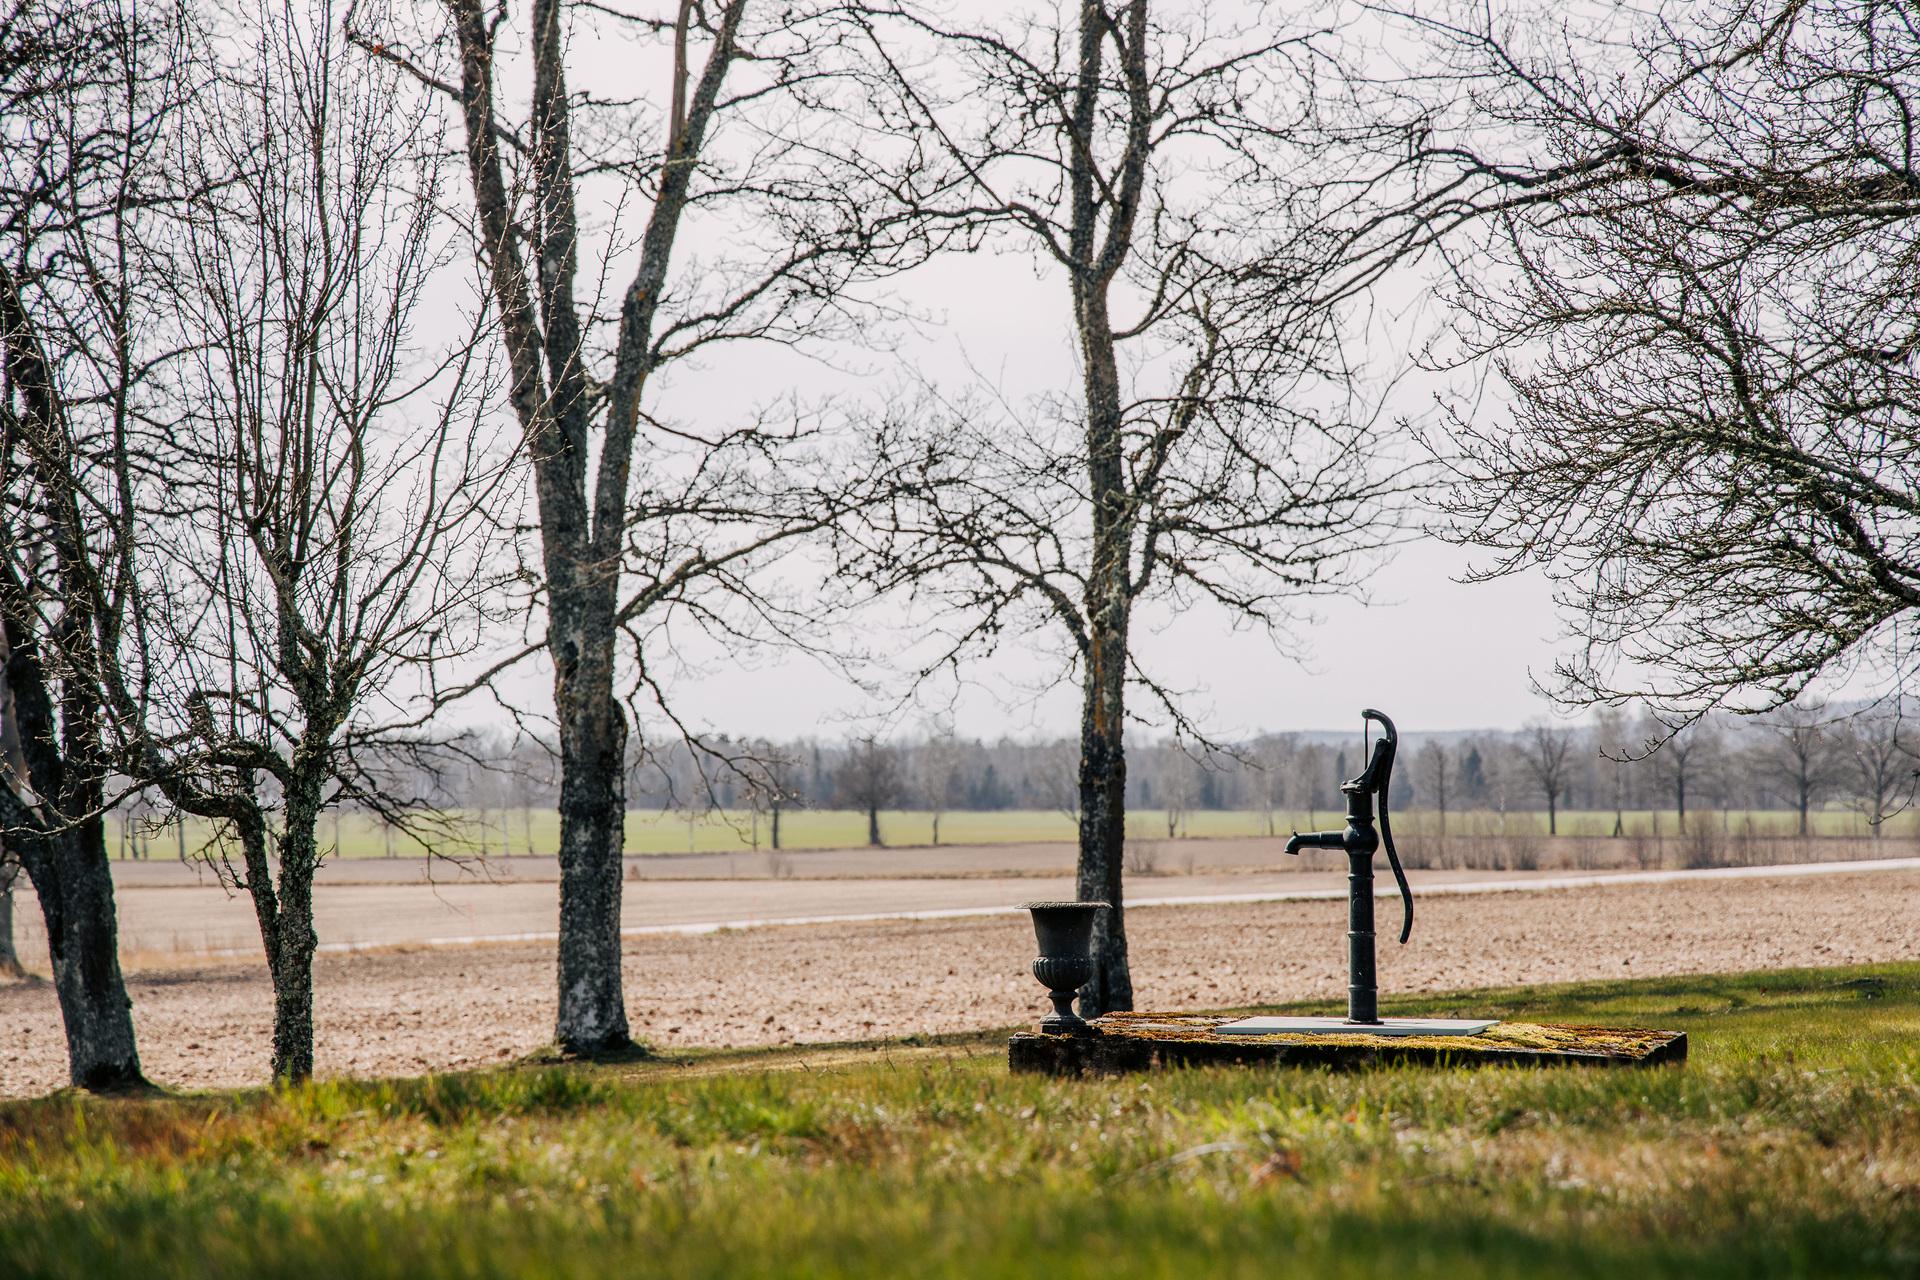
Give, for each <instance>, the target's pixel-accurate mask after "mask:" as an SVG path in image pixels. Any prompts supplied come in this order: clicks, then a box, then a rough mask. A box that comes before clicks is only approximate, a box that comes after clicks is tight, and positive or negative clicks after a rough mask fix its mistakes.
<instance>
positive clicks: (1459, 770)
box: [393, 706, 1920, 829]
mask: <svg viewBox="0 0 1920 1280" xmlns="http://www.w3.org/2000/svg"><path fill="white" fill-rule="evenodd" d="M1655 742H1658V743H1659V744H1660V745H1659V748H1658V749H1657V750H1649V748H1650V746H1651V745H1652V744H1654V743H1655ZM1910 748H1912V750H1910ZM1914 750H1920V745H1916V744H1915V743H1912V742H1909V740H1908V738H1907V734H1906V724H1905V721H1904V719H1903V717H1902V715H1901V714H1900V709H1899V708H1897V707H1896V708H1888V707H1873V708H1866V709H1854V710H1850V711H1846V712H1844V713H1843V712H1842V711H1840V710H1836V709H1829V708H1819V707H1803V706H1795V707H1789V708H1786V709H1785V710H1783V711H1781V712H1778V713H1776V714H1773V715H1770V716H1766V717H1757V718H1732V717H1728V718H1721V719H1709V720H1705V721H1702V722H1700V723H1697V724H1694V725H1692V726H1690V727H1688V728H1686V729H1685V730H1683V731H1682V732H1680V733H1679V734H1678V735H1675V736H1671V737H1669V736H1668V734H1667V732H1666V730H1665V729H1664V728H1663V727H1662V726H1661V725H1660V724H1659V723H1658V722H1655V721H1652V720H1649V719H1630V718H1628V717H1625V716H1613V717H1607V718H1603V719H1602V720H1600V721H1599V722H1597V723H1595V724H1593V725H1590V726H1584V727H1571V726H1565V725H1561V724H1557V723H1547V722H1542V723H1539V724H1535V725H1532V726H1529V727H1528V728H1525V729H1521V730H1514V731H1497V730H1487V731H1455V732H1444V733H1418V732H1408V733H1406V734H1405V735H1404V737H1403V739H1402V744H1401V756H1400V763H1399V767H1398V769H1397V770H1396V772H1395V774H1394V786H1393V792H1392V796H1391V799H1392V802H1393V804H1394V805H1395V806H1396V807H1398V808H1401V809H1413V808H1420V809H1424V810H1428V811H1440V812H1461V811H1465V810H1494V811H1502V810H1505V811H1532V812H1544V813H1554V812H1556V811H1565V810H1570V809H1577V810H1587V811H1602V812H1605V811H1628V812H1630V811H1635V810H1655V811H1659V810H1666V811H1671V812H1674V813H1675V814H1676V815H1680V816H1682V817H1683V816H1684V814H1685V813H1687V812H1688V811H1689V810H1705V809H1742V810H1755V809H1769V810H1785V811H1789V812H1793V811H1798V812H1799V813H1801V814H1805V813H1808V812H1811V811H1814V810H1818V809H1820V808H1824V807H1826V806H1829V805H1835V804H1838V805H1845V806H1847V807H1850V808H1853V809H1856V810H1857V811H1859V812H1860V813H1862V814H1863V815H1864V816H1865V817H1867V818H1868V819H1869V820H1870V821H1873V820H1877V819H1878V818H1880V817H1884V816H1886V815H1888V814H1891V813H1895V812H1898V811H1900V810H1901V809H1902V808H1903V807H1904V806H1905V805H1906V803H1907V801H1908V800H1909V799H1910V797H1911V793H1912V789H1913V782H1914V769H1915V764H1916V758H1915V755H1914V754H1913V751H1914ZM464 751H465V753H466V754H465V757H464V758H463V759H461V760H459V761H458V762H457V763H454V764H451V765H443V766H442V767H439V768H436V769H427V768H425V766H413V767H416V768H417V769H418V770H419V772H418V776H416V777H415V778H414V779H413V781H412V787H413V789H414V791H415V793H416V794H417V795H419V796H421V797H422V798H423V799H424V800H429V801H431V802H432V803H434V804H436V805H444V806H445V807H448V808H462V809H509V808H550V807H552V806H553V805H554V803H555V801H556V799H557V791H558V768H557V762H556V760H555V757H554V753H553V751H552V749H551V747H550V746H549V745H548V744H546V743H544V742H542V741H540V740H538V739H536V738H532V737H528V736H524V735H523V736H520V737H518V738H508V737H505V736H495V737H489V736H487V735H477V736H475V737H474V738H472V739H470V740H469V741H468V742H467V743H465V744H464ZM1363 752H1364V746H1363V743H1362V739H1361V737H1360V735H1359V734H1358V733H1355V734H1353V735H1351V736H1346V735H1339V734H1334V733H1325V732H1315V733H1269V734H1262V735H1260V736H1258V737H1256V738H1252V739H1250V740H1247V741H1243V742H1238V743H1233V744H1230V745H1215V746H1212V747H1210V748H1203V747H1199V746H1195V745H1194V744H1191V743H1186V742H1181V741H1178V740H1173V739H1162V740H1158V741H1150V740H1146V739H1141V740H1138V741H1135V742H1134V743H1132V744H1131V745H1130V746H1129V748H1128V774H1127V801H1128V804H1129V806H1130V807H1133V808H1138V809H1151V810H1157V811H1162V812H1164V813H1167V814H1170V815H1171V814H1178V813H1183V812H1191V811H1197V810H1226V809H1233V810H1254V811H1260V810H1281V811H1289V812H1301V811H1305V812H1328V811H1334V810H1337V809H1338V808H1339V807H1340V806H1341V803H1342V801H1341V799H1340V794H1339V784H1340V781H1341V780H1342V779H1343V778H1346V777H1349V776H1351V775H1352V774H1354V773H1356V772H1358V770H1359V768H1360V766H1361V764H1362V761H1363ZM1078 759H1079V753H1078V748H1077V744H1076V743H1075V742H1073V741H1072V740H1070V739H1067V738H1060V739H1055V740H1038V741H1035V740H1027V741H1022V740H1019V739H1015V738H1000V739H997V740H991V741H989V740H983V739H976V738H964V737H958V736H955V735H953V734H950V733H942V732H938V731H932V732H927V731H922V732H918V733H911V734H898V735H895V736H893V737H889V738H878V737H874V738H866V737H858V738H837V739H830V738H803V739H798V740H793V741H782V742H774V741H767V740H749V739H739V738H728V737H715V738H708V739H706V740H704V741H703V742H701V743H700V744H697V745H689V744H687V743H685V742H680V741H671V742H664V743H661V744H659V745H657V746H652V745H650V746H648V747H645V748H636V749H635V750H634V751H633V752H632V753H631V756H630V760H629V764H628V770H627V779H626V791H627V805H628V807H629V809H632V810H663V809H678V810H701V809H706V808H715V807H717V808H725V809H760V810H763V811H769V812H772V811H777V810H790V809H796V808H814V809H854V810H877V809H903V808H912V809H921V810H929V811H932V812H935V813H939V812H950V811H955V810H970V811H995V810H1016V809H1018V810H1049V809H1050V810H1055V811H1059V812H1071V811H1072V808H1073V804H1074V799H1075V796H1076V794H1077V789H1076V785H1075V784H1076V770H1077V768H1078ZM402 768H403V766H402V765H401V764H399V763H396V764H395V765H394V766H393V769H394V770H395V771H396V772H398V771H400V770H401V769H402ZM396 780H397V779H396ZM1683 825H1684V824H1683ZM1803 829H1804V828H1803Z"/></svg>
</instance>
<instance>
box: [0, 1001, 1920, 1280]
mask: <svg viewBox="0 0 1920 1280" xmlns="http://www.w3.org/2000/svg"><path fill="white" fill-rule="evenodd" d="M1426 1005H1427V1007H1428V1008H1429V1009H1430V1010H1433V1011H1441V1010H1461V1011H1464V1010H1468V1009H1472V1010H1480V1011H1488V1012H1498V1013H1501V1014H1505V1015H1508V1016H1513V1017H1522V1016H1524V1017H1528V1018H1535V1019H1548V1020H1566V1021H1591V1022H1613V1023H1637V1024H1641V1025H1657V1026H1671V1027H1679V1028H1682V1029H1685V1030H1686V1031H1688V1032H1689V1033H1690V1034H1691V1036H1692V1038H1693V1058H1692V1061H1691V1062H1690V1063H1689V1064H1688V1065H1687V1066H1685V1067H1683V1068H1672V1069H1659V1070H1654V1071H1612V1072H1609V1071H1594V1070H1584V1071H1583V1070H1577V1069H1568V1068H1562V1069H1554V1070H1545V1071H1526V1070H1489V1071H1483V1072H1472V1071H1467V1070H1446V1071H1420V1070H1413V1069H1394V1070H1380V1071H1369V1072H1361V1073H1356V1074H1347V1075H1340V1074H1330V1073H1326V1072H1321V1071H1302V1070H1261V1071H1231V1070H1207V1071H1193V1072H1181V1073H1167V1074H1162V1075H1158V1076H1154V1077H1151V1078H1140V1077H1136V1078H1125V1079H1110V1080H1085V1081H1058V1080H1049V1079H1036V1078H1010V1077H1009V1076H1008V1075H1007V1073H1006V1070H1005V1067H1004V1065H1003V1055H1004V1049H1003V1047H1002V1044H1001V1042H1000V1041H999V1039H998V1037H992V1036H983V1037H979V1038H973V1039H967V1040H960V1041H956V1042H951V1043H946V1044H939V1045H927V1044H921V1045H914V1044H897V1045H894V1046H891V1047H890V1048H886V1049H884V1050H879V1051H876V1050H874V1049H872V1048H868V1049H865V1050H842V1051H835V1050H831V1049H821V1050H810V1051H807V1052H805V1053H804V1054H799V1053H795V1052H791V1051H785V1052H779V1053H769V1054H762V1055H733V1056H731V1057H708V1058H700V1059H691V1060H681V1061H675V1062H654V1063H642V1064H636V1065H631V1066H625V1067H595V1068H574V1067H559V1066H524V1067H520V1068H515V1069H509V1070H502V1071H498V1072H492V1073H487V1074H478V1075H468V1076H446V1077H439V1078H426V1079H420V1080H408V1081H400V1082H389V1083H341V1082H336V1083H323V1084H319V1085H315V1086H311V1087H306V1088H301V1089H295V1090H289V1091H282V1092H277V1093H255V1094H240V1095H219V1096H204V1097H189V1098H181V1099H163V1100H142V1101H99V1100H87V1099H82V1098H76V1097H64V1096H62V1097H54V1098H49V1099H45V1100H41V1101H36V1102H30V1103H15V1104H7V1105H4V1106H0V1257H3V1258H5V1259H6V1262H7V1267H6V1271H5V1274H7V1275H8V1276H20V1277H29V1276H71V1277H95V1276H106V1275H139V1276H155V1277H170V1276H194V1277H208V1276H243V1275H245V1276H254V1275H261V1276H300V1277H309V1276H310V1277H337V1276H348V1275H351V1276H364V1277H381V1276H411V1275H426V1274H440V1275H457V1276H475V1277H480V1276H500V1277H506V1276H514V1277H582V1278H583V1280H584V1278H586V1277H593V1278H594V1280H600V1278H601V1277H606V1276H613V1275H623V1276H631V1275H639V1276H654V1275H658V1276H674V1277H705V1276H712V1277H722V1276H724V1277H753V1276H776V1275H778V1276H886V1277H896V1276H901V1275H912V1276H916V1277H921V1276H933V1277H945V1276H953V1277H967V1278H968V1280H985V1278H987V1277H995V1276H1014V1275H1045V1276H1049V1277H1053V1276H1060V1277H1100V1278H1101V1280H1113V1278H1115V1277H1131V1276H1154V1277H1195V1276H1221V1275H1224V1276H1247V1277H1253V1276H1260V1277H1267V1276H1272V1275H1275V1274H1298V1275H1314V1276H1334V1277H1356V1276H1392V1277H1394V1278H1395V1280H1416V1278H1423V1277H1462V1276H1464V1277H1528V1278H1529V1280H1532V1278H1534V1277H1539V1276H1543V1275H1551V1276H1556V1277H1569V1276H1571V1277H1594V1278H1595V1280H1601V1278H1604V1280H1619V1278H1620V1277H1624V1276H1630V1277H1634V1278H1635V1280H1644V1278H1647V1277H1660V1276H1675V1277H1682V1276H1684V1277H1741V1278H1742V1280H1752V1278H1754V1277H1773V1276H1827V1275H1831V1276H1900V1275H1915V1274H1920V965H1915V964H1907V965H1898V966H1882V967H1876V968H1872V969H1858V970H1841V971H1802V972H1796V973H1779V972H1775V973H1765V974H1753V975H1747V976H1738V977H1724V978H1715V977H1705V978H1691V979H1683V980H1673V981H1651V982H1633V983H1610V984H1603V985H1586V986H1578V987H1570V988H1558V989H1542V990H1531V991H1529V990H1513V991H1502V992H1491V993H1482V994H1478V995H1471V996H1456V997H1451V998H1441V999H1436V1000H1431V1001H1428V1002H1426ZM802 1068H804V1069H802Z"/></svg>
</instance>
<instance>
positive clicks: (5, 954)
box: [0, 855, 27, 978]
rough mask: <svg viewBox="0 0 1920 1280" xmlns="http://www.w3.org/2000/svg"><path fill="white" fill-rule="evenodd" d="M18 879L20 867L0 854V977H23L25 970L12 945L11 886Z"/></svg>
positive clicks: (18, 954) (17, 952)
mask: <svg viewBox="0 0 1920 1280" xmlns="http://www.w3.org/2000/svg"><path fill="white" fill-rule="evenodd" d="M19 879H20V868H19V867H18V866H17V865H15V864H14V863H13V862H11V861H9V860H7V859H6V858H5V857H4V855H0V977H7V978H23V977H25V976H26V972H27V971H26V969H25V968H24V967H22V965H21V964H20V952H19V951H18V950H16V949H15V948H14V945H13V888H14V885H15V884H17V883H18V882H19Z"/></svg>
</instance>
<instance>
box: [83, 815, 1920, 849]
mask: <svg viewBox="0 0 1920 1280" xmlns="http://www.w3.org/2000/svg"><path fill="white" fill-rule="evenodd" d="M1812 818H1813V822H1812V827H1813V834H1815V835H1818V836H1828V837H1856V838H1861V837H1866V836H1868V835H1870V834H1871V830H1870V828H1869V827H1868V826H1867V825H1866V822H1865V820H1864V819H1862V818H1861V817H1860V815H1859V814H1857V813H1854V812H1852V811H1850V810H1845V809H1831V810H1825V811H1822V812H1819V813H1816V814H1813V815H1812ZM1395 820H1396V825H1397V826H1398V827H1399V829H1401V830H1402V831H1404V832H1405V833H1406V834H1408V835H1421V834H1425V833H1427V832H1430V831H1433V830H1436V829H1437V823H1436V822H1435V820H1434V815H1433V814H1431V813H1430V812H1427V811H1425V810H1420V809H1414V810H1410V811H1408V812H1406V813H1403V814H1397V815H1396V818H1395ZM1702 820H1704V821H1707V822H1709V823H1711V824H1713V825H1714V826H1716V827H1719V828H1721V829H1724V830H1727V831H1735V832H1737V831H1743V830H1744V831H1749V832H1750V833H1751V834H1754V835H1759V836H1788V835H1792V834H1793V832H1794V830H1795V823H1796V822H1797V818H1796V816H1795V815H1794V814H1791V813H1784V812H1769V811H1759V810H1756V811H1752V812H1748V811H1743V810H1733V811H1731V812H1728V813H1722V812H1721V811H1719V810H1711V811H1707V812H1704V813H1701V814H1697V815H1693V816H1692V817H1691V818H1690V821H1691V822H1695V823H1697V822H1698V821H1702ZM1338 825H1339V815H1338V814H1336V813H1334V812H1332V811H1331V810H1324V809H1323V810H1320V811H1319V812H1317V813H1306V812H1299V813H1278V812H1276V813H1275V814H1274V815H1273V819H1272V829H1273V830H1274V831H1277V832H1279V833H1281V834H1283V835H1284V834H1285V833H1286V832H1288V831H1291V830H1295V829H1299V830H1303V831H1304V830H1310V829H1315V828H1318V827H1333V826H1338ZM1625 828H1626V831H1627V832H1628V833H1629V834H1640V835H1664V836H1667V837H1669V838H1671V837H1674V836H1675V834H1676V826H1675V822H1674V817H1673V814H1671V813H1655V812H1651V811H1644V810H1643V811H1637V812H1630V813H1628V814H1626V815H1625ZM1174 829H1175V832H1176V834H1177V836H1179V837H1181V838H1206V837H1232V836H1241V837H1245V836H1264V835H1267V834H1268V817H1267V814H1266V813H1265V812H1262V811H1258V810H1251V809H1199V810H1193V811H1190V812H1187V813H1183V814H1179V815H1177V816H1176V818H1175V822H1174ZM1127 830H1128V835H1129V837H1130V838H1131V839H1133V840H1144V841H1156V840H1164V839H1166V838H1167V815H1166V812H1165V811H1164V810H1158V809H1136V810H1133V811H1132V812H1130V813H1129V814H1128V815H1127ZM1447 830H1448V831H1450V832H1452V833H1454V834H1457V835H1469V836H1499V835H1509V834H1510V835H1515V836H1544V835H1546V833H1547V815H1546V814H1544V813H1521V812H1514V813H1508V814H1505V815H1499V814H1493V813H1481V812H1470V813H1455V814H1449V815H1448V819H1447ZM1559 830H1560V833H1561V834H1562V835H1568V836H1606V835H1609V834H1610V833H1611V832H1612V831H1613V813H1612V811H1611V810H1609V811H1607V812H1604V813H1602V812H1597V811H1586V810H1573V811H1568V812H1564V813H1562V814H1560V817H1559ZM464 832H465V834H464V837H463V838H460V839H456V840H454V841H452V842H450V843H449V845H448V847H447V848H446V849H445V851H446V852H451V853H458V854H462V855H471V854H476V853H479V854H492V855H495V856H498V855H500V854H501V853H503V852H504V853H511V854H524V853H527V852H529V851H531V852H533V853H539V854H548V855H550V854H552V853H553V852H554V850H555V849H556V848H557V847H558V846H559V841H560V823H559V815H558V814H556V813H555V812H554V811H553V810H551V809H527V810H522V809H494V810H486V811H484V812H482V811H477V810H476V811H471V812H469V813H467V814H466V820H465V823H464ZM1885 832H1886V835H1887V837H1888V838H1889V839H1893V838H1901V839H1905V840H1911V839H1913V838H1914V837H1915V836H1917V835H1920V813H1906V814H1900V815H1897V816H1896V817H1894V818H1893V819H1891V820H1890V821H1889V822H1888V824H1887V826H1886V828H1885ZM880 833H881V838H882V839H883V840H884V841H885V842H886V843H887V844H888V845H891V846H896V847H901V848H914V847H919V846H925V845H930V844H932V843H933V815H932V814H930V813H926V812H923V811H915V810H892V809H890V810H887V811H885V812H883V813H882V814H881V815H880ZM211 834H212V829H211V828H210V827H209V826H207V825H206V824H204V823H201V822H197V821H193V820H189V821H188V823H187V824H186V829H185V831H184V832H183V833H182V832H177V831H176V829H175V828H174V827H172V826H167V827H163V828H157V829H153V830H147V829H145V828H144V827H143V826H142V824H141V823H140V822H139V821H134V822H132V823H129V824H126V835H125V836H124V837H123V836H122V835H121V833H120V828H119V824H118V823H117V822H116V823H115V825H114V827H113V829H112V831H111V834H110V835H109V841H108V844H109V849H110V851H111V852H112V854H113V856H114V857H128V856H131V855H132V854H133V852H134V848H135V846H136V844H137V843H138V842H140V841H141V840H144V841H145V847H146V852H147V855H148V856H149V857H156V858H172V857H177V856H178V853H179V850H180V849H181V848H183V847H184V848H185V849H186V850H187V851H188V852H189V853H191V852H194V851H196V850H198V849H199V848H201V847H202V846H203V845H205V844H206V842H207V841H208V839H209V838H210V837H211ZM320 835H321V840H322V842H323V844H327V845H329V846H330V847H332V848H334V849H336V850H337V856H340V857H344V858H380V857H386V856H387V854H388V849H389V840H388V832H387V831H386V830H385V829H384V828H382V827H381V826H380V825H379V824H378V823H377V822H375V821H374V820H373V819H372V818H371V817H369V816H367V815H364V814H357V813H344V814H341V815H340V817H339V821H338V823H337V824H336V823H335V822H334V821H333V820H332V819H331V818H329V819H327V820H325V821H323V822H322V824H321V831H320ZM780 835H781V844H782V846H783V847H784V848H787V849H844V848H853V847H857V846H860V845H864V844H866V842H867V818H866V815H865V814H864V813H857V812H851V811H847V810H836V809H800V810H795V811H793V812H791V813H786V814H783V815H781V819H780ZM1074 836H1075V832H1074V823H1073V819H1072V817H1070V816H1069V815H1068V814H1066V813H1063V812H1059V811H1055V810H1044V809H1034V810H1028V809H1009V810H995V811H990V812H980V813H974V812H967V811H956V812H951V813H945V814H942V815H941V816H940V840H941V843H943V844H1024V843H1029V842H1038V841H1070V840H1072V839H1074ZM183 837H184V838H183ZM770 844H771V839H770V832H769V830H768V826H767V819H766V816H765V815H764V814H762V815H759V816H758V817H757V819H756V815H754V814H751V813H748V812H745V811H740V810H734V811H716V812H712V813H706V814H699V815H695V816H694V817H692V818H691V819H689V817H688V815H687V814H685V813H680V812H666V813H662V812H659V811H656V810H647V811H640V812H634V813H629V814H628V815H627V822H626V851H627V852H628V853H630V854H660V853H687V852H696V853H739V852H745V851H749V850H755V849H759V850H765V849H767V848H769V847H770ZM391 848H392V851H393V854H394V855H395V856H399V857H415V856H418V855H419V852H420V850H419V846H417V845H415V844H413V843H412V842H411V841H409V840H407V839H406V838H405V837H403V836H399V835H395V836H394V837H393V839H392V842H391ZM1901 852H1904V851H1901Z"/></svg>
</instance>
